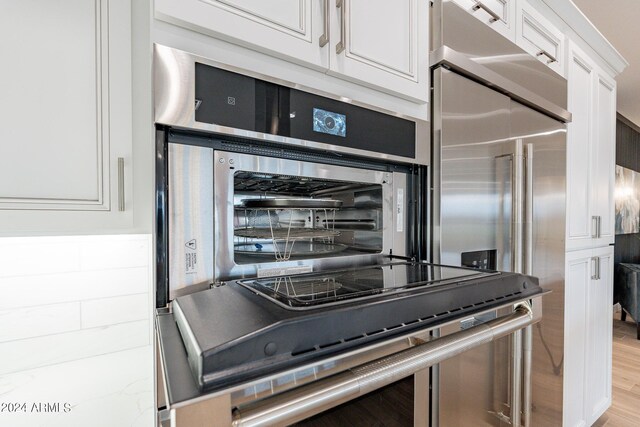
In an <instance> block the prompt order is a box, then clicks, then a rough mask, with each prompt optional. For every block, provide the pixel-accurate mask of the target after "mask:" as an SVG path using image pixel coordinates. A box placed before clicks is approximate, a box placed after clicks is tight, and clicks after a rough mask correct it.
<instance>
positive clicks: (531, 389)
mask: <svg viewBox="0 0 640 427" xmlns="http://www.w3.org/2000/svg"><path fill="white" fill-rule="evenodd" d="M432 31H433V34H432V40H433V46H432V53H431V64H432V73H433V74H432V77H433V81H432V84H433V99H432V108H433V110H432V127H433V142H434V148H433V150H434V152H433V160H434V162H433V164H434V168H433V176H432V182H433V190H434V198H433V204H432V206H433V212H432V221H433V224H432V225H433V228H432V230H433V247H432V251H431V253H432V256H433V261H434V262H438V263H442V264H449V265H466V266H470V267H477V268H486V269H497V270H502V271H515V272H523V273H526V274H531V275H533V276H536V277H538V278H539V279H540V284H541V285H542V287H543V288H544V289H545V290H549V291H552V292H551V293H549V294H548V295H546V296H545V299H544V303H543V306H544V312H543V320H542V322H540V323H539V324H538V325H536V326H534V327H533V328H532V329H531V330H528V331H527V333H526V334H524V335H523V338H522V339H523V340H524V341H525V352H524V355H525V356H524V357H523V358H519V357H517V354H518V353H517V351H516V350H515V349H516V347H517V344H518V343H514V342H513V340H514V339H515V338H513V337H506V338H503V339H501V340H499V341H497V342H495V343H491V344H486V345H484V346H482V347H480V348H478V349H475V350H472V351H469V352H467V353H464V354H463V355H461V356H458V357H456V358H453V359H450V360H448V361H446V362H445V363H442V364H440V365H439V367H437V368H435V369H433V372H432V377H433V379H432V388H433V391H432V425H434V426H437V425H439V426H443V427H455V426H471V425H473V426H484V425H487V426H500V425H505V426H506V425H513V423H514V422H515V424H518V423H520V424H522V425H525V426H551V425H561V424H562V393H563V390H562V381H563V379H562V378H563V375H562V373H563V340H564V333H563V324H564V315H563V311H564V251H565V244H564V240H565V188H566V186H565V177H566V154H565V152H566V122H567V121H569V120H570V117H571V116H570V114H569V113H568V112H567V111H565V109H566V96H567V92H566V80H564V78H562V77H561V76H559V75H558V74H556V73H555V72H554V71H552V70H550V69H549V68H547V67H546V66H545V65H544V64H543V63H541V62H540V61H538V60H537V59H536V58H534V57H532V56H530V55H529V54H527V53H525V52H524V51H522V50H521V49H520V48H518V47H517V46H515V45H513V44H512V43H511V42H509V41H508V40H507V39H505V38H504V37H502V36H500V35H499V34H497V33H496V32H494V31H493V30H491V29H490V28H488V27H487V26H486V25H485V24H483V23H482V22H480V21H479V20H477V19H475V18H473V17H472V16H470V14H469V13H467V12H466V11H464V10H462V9H460V8H459V7H458V6H457V5H456V4H454V3H452V2H451V1H436V2H435V3H434V6H433V13H432ZM477 320H480V321H482V320H485V319H477ZM529 350H530V353H529ZM527 356H529V358H527ZM513 363H523V364H524V368H525V369H524V375H523V377H522V378H510V376H509V375H510V366H511V364H513ZM513 388H520V389H521V392H519V393H517V394H516V396H517V395H518V394H519V395H520V396H521V398H520V399H518V401H516V402H512V401H510V396H512V395H513V394H512V393H511V391H512V389H513Z"/></svg>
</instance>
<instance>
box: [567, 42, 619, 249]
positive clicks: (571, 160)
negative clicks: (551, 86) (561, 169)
mask: <svg viewBox="0 0 640 427" xmlns="http://www.w3.org/2000/svg"><path fill="white" fill-rule="evenodd" d="M567 77H568V82H569V94H568V95H569V96H568V108H569V111H570V112H571V113H572V115H573V117H572V121H571V123H570V124H569V125H568V129H567V132H568V134H567V249H568V250H574V249H581V248H589V247H598V246H604V245H608V244H610V243H613V242H614V212H613V209H614V203H613V188H614V184H615V100H616V84H615V81H613V79H611V78H610V77H608V76H607V75H606V74H605V73H604V72H602V71H600V70H599V69H598V68H597V67H596V65H595V64H594V63H593V62H592V61H591V59H590V58H589V57H588V56H587V55H586V54H585V53H584V52H583V51H582V50H580V49H579V48H578V47H577V46H575V45H574V44H573V43H570V44H569V58H568V76H567Z"/></svg>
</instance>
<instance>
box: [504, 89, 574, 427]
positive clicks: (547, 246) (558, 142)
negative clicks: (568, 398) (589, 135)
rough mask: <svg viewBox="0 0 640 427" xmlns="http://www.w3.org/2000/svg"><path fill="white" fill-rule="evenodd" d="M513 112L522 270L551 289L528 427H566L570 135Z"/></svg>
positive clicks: (538, 332)
mask: <svg viewBox="0 0 640 427" xmlns="http://www.w3.org/2000/svg"><path fill="white" fill-rule="evenodd" d="M511 111H512V112H511V115H512V117H511V135H512V138H514V139H515V142H516V143H520V142H519V141H521V144H522V146H523V152H524V162H525V168H524V169H525V183H524V185H525V189H524V190H525V191H524V195H525V197H524V239H523V271H522V272H524V273H526V274H530V275H533V276H536V277H538V278H539V279H540V286H541V287H542V288H543V289H544V290H546V291H552V292H551V293H549V294H547V295H546V296H545V297H544V304H545V305H544V315H543V318H542V321H541V322H540V323H538V324H537V325H535V326H534V327H533V343H532V344H533V349H532V354H533V360H532V375H531V381H532V384H531V390H532V402H531V407H532V409H531V412H530V423H529V424H525V425H529V426H546V425H561V424H562V381H563V359H564V351H563V348H564V257H565V240H564V239H565V233H564V230H565V209H566V208H565V198H566V190H565V189H566V132H567V131H566V126H565V125H564V124H563V123H560V122H557V121H555V120H553V119H551V118H549V117H546V116H544V115H542V114H540V113H538V112H535V111H533V110H531V109H529V108H527V107H525V106H523V105H521V104H518V103H517V102H514V101H512V103H511ZM524 407H525V406H523V408H524ZM524 420H525V417H523V421H524Z"/></svg>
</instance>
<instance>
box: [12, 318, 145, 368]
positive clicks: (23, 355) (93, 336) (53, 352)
mask: <svg viewBox="0 0 640 427" xmlns="http://www.w3.org/2000/svg"><path fill="white" fill-rule="evenodd" d="M150 342H151V323H150V322H149V321H148V320H141V321H136V322H129V323H121V324H118V325H112V326H104V327H99V328H93V329H81V330H79V331H74V332H67V333H62V334H56V335H48V336H44V337H38V338H29V339H24V340H19V341H10V342H5V343H0V375H2V374H7V373H11V372H18V371H22V370H26V369H34V368H37V367H41V366H47V365H53V364H57V363H61V362H67V361H71V360H78V359H83V358H85V357H92V356H97V355H101V354H108V353H113V352H116V351H122V350H127V349H131V348H136V347H141V346H146V345H149V344H150ZM78 374H81V373H78Z"/></svg>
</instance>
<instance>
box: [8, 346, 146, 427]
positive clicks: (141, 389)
mask: <svg viewBox="0 0 640 427" xmlns="http://www.w3.org/2000/svg"><path fill="white" fill-rule="evenodd" d="M153 376H154V372H153V347H152V346H151V345H148V346H144V347H139V348H136V349H132V350H126V351H121V352H117V353H111V354H108V355H102V356H96V357H90V358H86V359H82V360H77V361H73V362H67V363H60V364H57V365H52V366H46V367H42V368H37V369H32V370H28V371H22V372H19V373H13V374H6V375H3V376H1V377H0V396H2V401H3V402H29V403H34V402H50V403H54V402H59V403H61V404H64V403H68V404H69V405H70V407H71V410H70V411H69V412H63V411H61V412H60V413H55V412H54V413H42V412H41V413H26V414H23V413H13V414H8V413H0V425H3V426H4V425H6V426H52V427H66V426H92V427H101V426H105V427H106V426H109V427H111V426H140V427H143V426H144V427H148V426H152V425H154V417H155V409H154V381H153ZM61 406H62V405H61Z"/></svg>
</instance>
